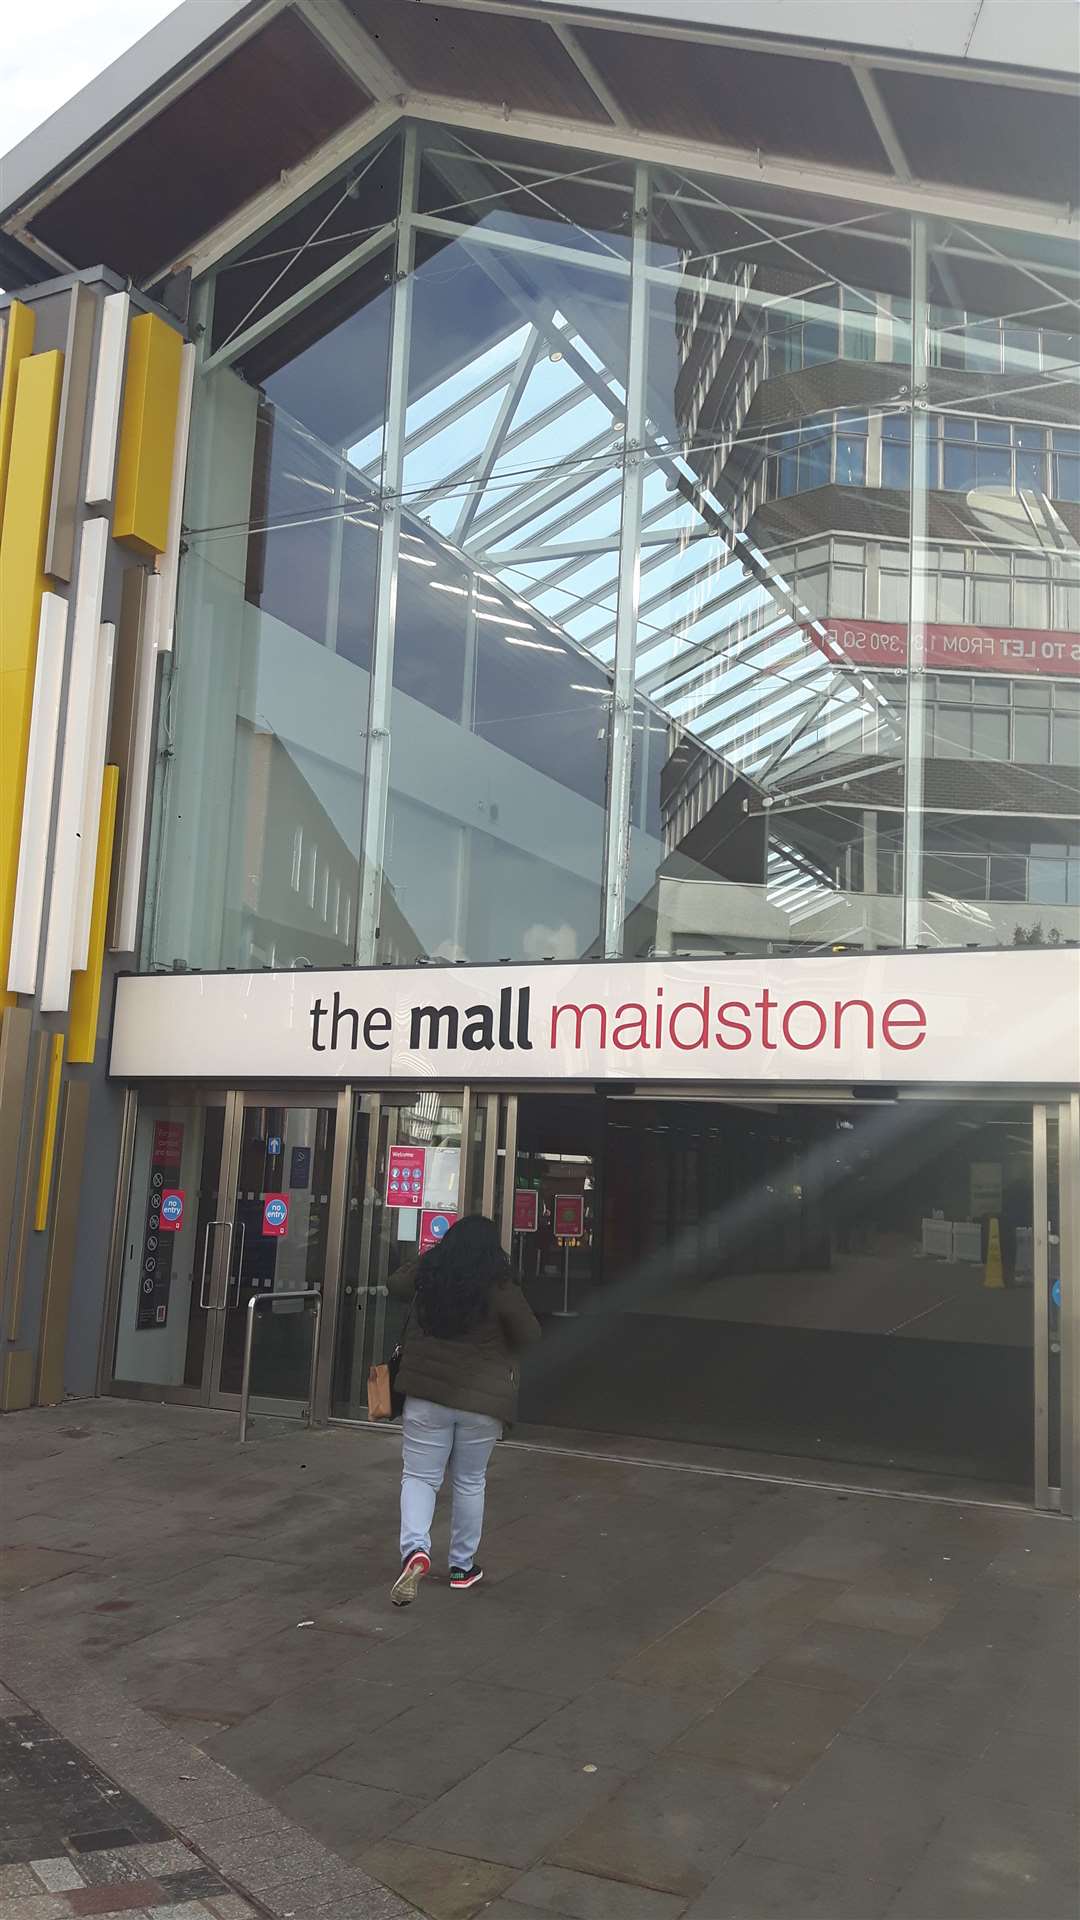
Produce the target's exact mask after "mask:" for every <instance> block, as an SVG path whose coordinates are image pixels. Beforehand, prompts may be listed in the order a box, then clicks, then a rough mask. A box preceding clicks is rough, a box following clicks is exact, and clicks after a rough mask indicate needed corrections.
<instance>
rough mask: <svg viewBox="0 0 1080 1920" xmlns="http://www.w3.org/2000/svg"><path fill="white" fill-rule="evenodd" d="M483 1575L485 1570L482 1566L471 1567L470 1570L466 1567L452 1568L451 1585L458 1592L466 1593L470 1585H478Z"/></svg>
mask: <svg viewBox="0 0 1080 1920" xmlns="http://www.w3.org/2000/svg"><path fill="white" fill-rule="evenodd" d="M483 1577H484V1575H483V1570H482V1568H480V1567H470V1568H469V1570H468V1572H466V1571H465V1568H464V1567H451V1569H450V1585H451V1586H452V1587H453V1588H454V1590H455V1592H457V1593H464V1592H466V1590H467V1589H468V1588H469V1587H478V1586H479V1585H480V1582H481V1580H482V1579H483Z"/></svg>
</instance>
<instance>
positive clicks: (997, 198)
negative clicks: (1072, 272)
mask: <svg viewBox="0 0 1080 1920" xmlns="http://www.w3.org/2000/svg"><path fill="white" fill-rule="evenodd" d="M974 7H975V0H971V4H970V5H969V4H968V3H967V0H965V3H964V4H963V5H961V4H959V3H958V4H957V5H956V6H954V7H951V8H948V9H945V8H943V7H941V6H940V5H938V4H935V5H933V6H930V5H925V4H920V5H919V6H917V7H915V8H912V7H906V8H905V9H904V27H903V34H902V35H901V34H900V33H899V32H898V30H896V29H895V28H893V29H892V31H894V32H896V33H897V37H898V38H902V39H903V41H904V44H903V45H902V46H900V47H895V48H894V47H883V46H880V45H879V46H867V45H866V44H861V45H856V44H851V43H849V42H846V41H845V40H844V38H843V33H842V27H841V24H840V22H841V10H840V8H838V7H837V6H836V5H832V6H826V7H825V8H824V13H823V10H822V7H821V6H820V5H818V4H817V0H765V4H762V0H755V4H754V6H753V8H750V7H748V6H746V5H740V4H731V3H730V0H729V4H720V5H718V4H715V0H710V4H709V6H708V9H707V10H706V8H705V7H704V5H703V4H702V0H678V4H676V0H666V3H664V0H654V4H653V5H652V6H651V7H650V8H649V9H647V10H646V9H645V8H644V7H640V6H637V5H635V4H634V0H625V4H622V5H619V6H616V4H615V0H610V4H609V0H603V4H597V5H591V6H590V5H578V6H572V5H559V4H555V5H549V4H546V0H439V4H438V6H435V5H434V4H427V0H292V4H286V0H243V3H238V0H183V4H182V5H181V6H179V7H178V8H177V9H176V10H175V12H174V13H172V14H170V15H168V16H167V18H166V19H165V20H164V21H163V22H162V23H161V24H160V25H159V26H158V27H156V28H155V29H154V30H153V31H152V32H151V33H149V34H147V35H146V36H145V38H144V39H143V40H141V41H139V42H138V43H137V44H136V45H135V46H134V47H133V48H131V49H130V50H129V52H128V53H126V54H124V55H123V56H122V58H121V59H120V60H118V61H116V62H114V63H113V65H112V66H111V67H109V68H107V69H106V71H105V72H104V73H102V74H101V75H99V76H98V78H97V79H95V80H94V81H93V82H91V84H90V85H89V86H88V87H86V88H84V89H83V91H82V92H81V93H80V94H78V95H76V97H75V98H74V99H73V100H71V101H70V102H68V103H67V105H66V106H64V107H62V108H61V109H60V110H59V112H57V113H56V114H54V115H53V116H52V117H51V118H50V119H49V120H47V121H46V122H45V123H44V124H43V125H42V126H41V127H39V128H38V129H37V130H36V131H35V132H34V133H32V134H31V135H29V136H28V138H27V139H26V140H24V141H23V142H21V143H20V145H18V146H17V147H15V148H14V149H13V150H12V152H11V153H10V154H9V155H8V156H7V158H6V159H5V160H3V161H0V196H2V204H3V211H2V213H0V224H2V226H3V229H4V231H5V232H6V233H7V234H8V235H10V236H11V237H12V238H13V239H15V240H17V241H19V242H20V243H21V244H22V245H23V246H24V247H28V248H29V249H31V250H32V251H33V252H34V253H35V254H36V255H37V256H38V258H39V259H42V260H43V261H47V262H49V263H51V264H54V265H59V266H62V267H68V266H85V265H88V264H92V261H91V259H90V255H93V256H94V258H95V259H96V258H101V257H104V258H106V259H107V261H108V263H109V264H110V265H111V266H113V267H115V268H116V269H117V270H119V271H121V272H123V273H126V274H129V275H130V276H131V277H132V278H133V279H134V280H136V281H137V282H139V283H140V284H143V285H149V284H153V283H154V281H155V280H156V279H157V278H158V277H159V276H160V275H161V274H162V273H164V272H165V271H166V270H168V269H169V268H170V267H172V266H173V265H176V264H180V263H190V264H191V266H192V267H193V270H194V271H195V272H196V273H198V272H201V271H203V270H205V268H206V267H207V266H209V265H212V264H213V262H214V261H215V260H216V259H218V258H220V257H221V254H222V253H223V252H225V251H228V250H230V249H231V248H232V247H234V246H235V245H237V244H239V243H240V242H241V241H242V240H243V239H244V238H246V237H247V235H249V234H250V233H252V232H254V231H256V230H257V229H258V227H260V226H261V225H263V224H264V223H265V221H266V220H267V219H268V218H270V217H272V216H273V215H274V214H275V213H276V212H278V211H280V209H281V208H282V207H283V206H285V205H288V204H289V203H290V201H291V200H292V199H294V198H295V197H296V196H297V195H298V194H299V193H301V192H302V191H304V190H306V188H308V187H310V186H311V185H312V184H314V183H315V182H317V181H318V180H319V179H321V178H323V177H324V176H325V175H326V174H327V173H328V172H330V171H332V170H333V168H334V167H335V166H336V165H338V164H340V162H341V160H342V159H343V158H344V157H346V156H347V154H348V153H349V152H350V151H354V150H356V149H357V148H358V147H361V146H365V145H367V144H368V143H369V141H370V140H371V139H372V138H373V137H374V136H375V135H376V134H377V133H378V132H379V131H380V129H381V128H382V127H385V126H387V125H389V124H391V123H392V122H393V121H394V120H395V119H397V118H399V117H400V116H401V115H403V114H408V115H409V116H411V117H412V118H414V119H428V120H432V121H443V122H444V123H446V124H448V125H453V126H457V127H461V128H464V127H472V128H473V129H474V130H476V131H484V130H485V129H490V130H495V128H496V127H498V128H501V129H502V130H503V131H504V132H514V133H520V134H522V135H525V136H531V137H533V138H537V139H547V140H549V141H552V142H554V143H566V144H573V143H575V142H576V143H578V144H581V145H586V146H588V147H590V148H591V149H592V150H593V151H594V152H595V151H607V152H610V153H620V154H622V155H625V156H626V157H628V158H639V159H644V160H651V161H654V162H657V163H660V164H667V165H674V166H678V167H679V168H680V169H682V168H687V169H696V170H701V169H705V170H709V171H712V172H714V173H718V174H726V175H728V176H730V177H742V178H746V179H749V178H756V179H758V180H760V181H763V182H770V181H771V182H774V183H775V184H776V185H778V186H782V187H783V186H789V187H791V188H795V189H798V190H801V191H803V192H806V191H814V190H815V189H816V190H820V191H832V192H834V193H843V194H845V195H847V196H848V197H851V198H857V199H858V198H861V199H863V200H865V201H872V202H874V203H875V204H877V205H879V206H881V205H886V206H889V205H891V206H898V207H901V206H902V207H910V208H912V209H914V210H916V211H920V210H921V211H923V212H927V213H941V214H950V213H952V214H954V215H956V216H958V217H966V218H968V219H972V220H976V219H979V220H983V221H994V220H996V221H998V222H999V223H1000V224H1002V225H1013V226H1017V227H1022V228H1026V229H1027V230H1029V231H1041V232H1047V233H1054V234H1059V235H1060V234H1065V235H1068V234H1069V233H1070V232H1076V231H1078V230H1080V229H1078V225H1077V222H1078V215H1077V212H1076V209H1075V206H1074V204H1073V203H1074V202H1075V200H1076V197H1077V196H1076V194H1075V187H1074V183H1075V153H1076V150H1077V145H1078V140H1080V114H1078V105H1080V96H1078V89H1077V84H1076V80H1075V74H1074V72H1073V70H1072V69H1073V67H1074V64H1075V31H1074V32H1073V34H1072V36H1071V39H1072V48H1071V49H1070V45H1069V42H1070V34H1069V31H1068V21H1069V17H1070V16H1071V19H1072V21H1073V22H1074V23H1075V19H1076V9H1075V5H1074V3H1073V0H1044V3H1043V6H1042V7H1041V8H1040V9H1038V12H1039V14H1040V21H1041V24H1040V29H1039V32H1038V34H1037V35H1036V36H1035V38H1034V41H1032V40H1031V38H1030V35H1029V34H1028V30H1027V26H1026V24H1025V29H1024V40H1025V44H1026V45H1029V46H1030V47H1031V48H1033V50H1034V53H1035V54H1037V55H1038V57H1039V58H1040V59H1041V60H1042V61H1043V62H1044V63H1045V64H1044V66H1043V67H1042V68H1041V69H1040V70H1038V71H1035V70H1032V69H1031V68H1030V67H1027V66H1024V65H1023V64H1022V61H1023V59H1024V55H1023V52H1022V49H1017V50H1016V53H1015V55H1014V54H1013V52H1012V49H1011V46H1010V47H1009V51H1010V57H1011V58H1013V59H1014V64H1012V65H1010V66H1008V67H1006V66H1003V65H1001V64H991V63H990V61H988V58H987V57H986V56H987V53H989V54H990V56H991V59H992V60H996V61H998V62H1000V60H1001V57H1002V53H1003V51H1004V49H1005V48H1006V46H1007V45H1008V44H1009V42H1010V41H1011V40H1012V39H1013V38H1015V28H1014V30H1013V32H1012V33H1011V34H1009V33H1008V32H1007V31H1006V27H1007V21H1006V15H1005V12H1004V11H1003V6H1002V0H984V7H983V10H982V11H981V12H979V13H978V16H977V18H973V19H972V20H971V21H969V22H968V23H967V31H966V32H965V34H964V35H963V36H962V45H955V44H954V42H955V41H956V40H957V33H956V32H954V31H953V29H954V28H955V27H956V23H957V19H958V16H960V15H966V14H968V13H970V12H972V10H973V9H974ZM706 11H707V18H708V22H709V23H713V24H707V23H706V21H705V20H704V19H703V18H701V16H702V15H704V14H705V13H706ZM1011 11H1012V12H1013V16H1014V19H1015V9H1012V10H1011ZM850 12H851V9H850V7H845V8H844V9H843V19H844V20H845V21H846V18H847V17H849V16H850ZM889 12H890V15H891V16H892V17H893V18H894V19H895V16H896V12H897V10H896V9H890V10H889ZM943 14H945V15H947V16H948V17H949V21H950V30H949V32H947V33H946V32H945V31H944V23H943V20H942V15H943ZM674 15H678V16H679V17H678V18H675V17H673V16H674ZM695 15H696V16H698V17H697V18H695V17H694V16H695ZM1051 15H1053V23H1054V30H1053V31H1051V30H1050V18H1051ZM687 16H690V17H689V18H688V17H687ZM865 16H866V10H860V12H859V22H860V27H861V28H862V29H863V30H865V31H867V32H869V31H870V28H869V27H868V26H867V23H866V17H865ZM718 18H719V20H720V22H721V24H719V25H716V24H715V23H716V22H717V20H718ZM750 19H753V21H754V23H755V26H756V25H757V23H758V21H762V22H764V23H765V24H767V25H768V26H769V27H770V28H773V29H775V28H777V27H778V26H783V27H784V28H786V29H790V27H791V25H792V24H793V23H794V24H795V25H796V31H797V33H798V35H799V37H797V38H796V37H793V36H792V35H791V33H790V31H788V33H787V35H786V36H782V35H781V34H780V33H778V32H776V31H772V32H766V33H763V32H760V31H754V32H749V31H746V30H745V23H746V22H747V21H748V20H750ZM832 28H835V29H836V31H837V32H838V34H839V35H840V37H839V38H838V40H837V41H835V42H831V43H830V44H827V45H826V44H822V43H821V41H820V40H819V39H818V38H817V37H816V36H819V35H825V34H826V33H828V32H829V31H830V30H831V29H832ZM889 30H890V29H888V28H883V29H881V30H880V31H882V32H887V31H889ZM943 34H944V39H943ZM958 54H960V55H962V56H963V57H956V56H957V55H958ZM980 54H982V55H983V57H981V58H980ZM1027 57H1028V58H1031V57H1032V55H1031V53H1029V55H1028V56H1027ZM988 90H989V96H988ZM990 100H992V101H993V111H990V112H988V111H987V107H988V104H989V101H990ZM83 253H85V254H86V256H87V257H86V258H83V257H81V255H82V254H83ZM163 256H164V257H163Z"/></svg>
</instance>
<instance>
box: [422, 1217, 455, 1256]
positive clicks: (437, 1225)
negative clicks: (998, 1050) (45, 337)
mask: <svg viewBox="0 0 1080 1920" xmlns="http://www.w3.org/2000/svg"><path fill="white" fill-rule="evenodd" d="M456 1219H457V1214H456V1213H446V1212H441V1213H440V1212H436V1211H434V1210H430V1211H429V1210H428V1209H426V1208H425V1210H424V1212H423V1213H422V1214H421V1215H420V1245H419V1248H418V1249H417V1251H418V1252H420V1253H426V1252H427V1250H428V1248H429V1247H437V1246H438V1244H439V1241H440V1240H442V1239H444V1238H445V1236H446V1235H447V1234H448V1233H449V1231H450V1229H451V1227H452V1226H453V1224H454V1222H455V1220H456Z"/></svg>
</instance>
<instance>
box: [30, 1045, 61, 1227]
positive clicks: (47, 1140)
mask: <svg viewBox="0 0 1080 1920" xmlns="http://www.w3.org/2000/svg"><path fill="white" fill-rule="evenodd" d="M63 1068H64V1036H63V1034H62V1033H54V1034H53V1035H52V1037H51V1040H50V1043H49V1077H48V1081H47V1083H46V1087H45V1123H44V1126H43V1127H42V1132H41V1154H40V1157H39V1159H38V1177H37V1198H36V1200H35V1202H34V1232H35V1233H44V1231H45V1229H46V1227H47V1226H48V1224H49V1195H50V1193H51V1191H52V1171H53V1159H54V1157H55V1154H56V1122H57V1118H58V1116H59V1113H60V1084H61V1079H62V1076H63Z"/></svg>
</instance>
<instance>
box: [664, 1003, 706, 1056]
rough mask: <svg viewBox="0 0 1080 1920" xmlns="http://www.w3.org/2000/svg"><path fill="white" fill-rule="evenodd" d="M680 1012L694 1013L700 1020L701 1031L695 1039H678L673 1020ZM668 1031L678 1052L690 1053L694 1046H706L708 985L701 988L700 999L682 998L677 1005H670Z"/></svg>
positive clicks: (674, 1020)
mask: <svg viewBox="0 0 1080 1920" xmlns="http://www.w3.org/2000/svg"><path fill="white" fill-rule="evenodd" d="M680 1013H692V1014H694V1015H696V1017H697V1019H698V1020H700V1022H701V1032H700V1034H699V1035H698V1037H697V1039H696V1040H680V1039H679V1036H678V1033H677V1032H676V1028H675V1022H676V1020H677V1019H678V1017H679V1015H680ZM668 1031H669V1032H670V1034H671V1044H672V1046H673V1047H678V1049H679V1051H680V1053H692V1052H693V1050H694V1048H695V1047H707V1046H708V1044H709V989H708V987H703V988H702V990H701V999H700V1000H683V1001H680V1003H679V1005H678V1006H677V1007H672V1009H671V1018H670V1020H669V1021H668Z"/></svg>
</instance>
